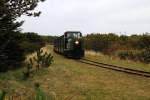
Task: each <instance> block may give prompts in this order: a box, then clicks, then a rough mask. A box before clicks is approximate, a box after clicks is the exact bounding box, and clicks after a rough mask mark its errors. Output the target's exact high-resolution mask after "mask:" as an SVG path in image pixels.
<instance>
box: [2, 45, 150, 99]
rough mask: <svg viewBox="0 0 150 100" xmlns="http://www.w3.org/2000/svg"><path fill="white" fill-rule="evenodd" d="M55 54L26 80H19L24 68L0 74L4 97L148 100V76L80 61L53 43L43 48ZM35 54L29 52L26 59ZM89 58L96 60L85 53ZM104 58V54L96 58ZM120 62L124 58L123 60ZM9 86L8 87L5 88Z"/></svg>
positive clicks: (149, 96) (149, 93)
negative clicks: (65, 53) (54, 46)
mask: <svg viewBox="0 0 150 100" xmlns="http://www.w3.org/2000/svg"><path fill="white" fill-rule="evenodd" d="M42 50H43V52H45V51H46V52H51V54H52V55H53V56H54V57H55V58H54V61H55V62H54V63H53V64H52V65H51V67H48V68H45V67H43V68H40V70H38V71H37V72H36V71H35V72H34V73H32V74H33V75H31V77H29V78H28V79H27V80H22V79H20V76H21V75H22V71H23V70H24V69H17V70H15V71H8V72H7V73H1V74H0V90H3V91H5V92H6V94H5V99H8V98H11V97H15V98H16V99H15V100H18V99H20V98H21V100H36V99H37V100H38V98H44V99H45V98H46V100H101V99H102V100H110V99H111V100H123V99H125V100H149V99H150V91H149V89H150V85H149V84H148V83H149V82H150V80H149V78H144V77H140V76H134V75H129V74H125V73H121V72H116V71H112V70H107V69H103V68H98V67H93V66H90V65H86V64H82V63H80V62H77V61H76V60H73V59H67V58H65V57H63V56H61V55H58V54H55V53H54V52H53V51H52V50H53V49H52V46H47V47H45V48H43V49H42ZM34 55H36V53H35V54H32V55H28V58H30V57H33V56H34ZM88 57H89V58H91V59H92V60H95V59H97V58H96V57H95V56H93V55H88ZM98 59H101V60H105V59H106V58H105V56H104V55H103V57H100V56H99V57H98ZM122 62H123V61H122ZM8 87H9V88H8Z"/></svg>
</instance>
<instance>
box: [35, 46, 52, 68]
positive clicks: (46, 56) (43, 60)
mask: <svg viewBox="0 0 150 100" xmlns="http://www.w3.org/2000/svg"><path fill="white" fill-rule="evenodd" d="M33 59H34V61H36V62H37V68H38V69H39V68H40V67H49V66H50V65H51V64H52V62H53V56H52V55H51V53H47V52H43V50H41V49H39V50H37V52H36V57H33Z"/></svg>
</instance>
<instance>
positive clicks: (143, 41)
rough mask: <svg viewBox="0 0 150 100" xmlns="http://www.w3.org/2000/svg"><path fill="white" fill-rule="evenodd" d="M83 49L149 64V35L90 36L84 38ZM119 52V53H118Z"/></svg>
mask: <svg viewBox="0 0 150 100" xmlns="http://www.w3.org/2000/svg"><path fill="white" fill-rule="evenodd" d="M84 40H85V48H86V49H88V50H94V51H96V52H97V51H99V52H102V53H104V54H107V55H111V56H113V55H115V54H116V53H117V55H118V56H119V57H120V58H121V59H130V60H134V61H141V62H144V63H150V57H149V55H150V54H149V49H150V35H149V33H146V34H143V35H131V36H125V35H121V36H117V35H115V34H112V33H110V34H91V35H87V36H86V37H84ZM119 51H120V52H119Z"/></svg>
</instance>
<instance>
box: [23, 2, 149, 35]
mask: <svg viewBox="0 0 150 100" xmlns="http://www.w3.org/2000/svg"><path fill="white" fill-rule="evenodd" d="M149 5H150V1H149V0H132V1H131V0H47V1H46V2H44V3H42V4H40V6H39V7H38V8H37V9H38V10H41V11H42V12H43V13H42V15H41V16H40V17H39V18H27V17H23V19H25V20H26V22H25V24H24V25H23V27H22V28H23V29H24V31H34V32H38V33H41V34H50V35H57V34H62V33H63V32H64V31H67V30H81V31H82V32H83V33H85V34H86V33H91V32H127V33H139V32H141V33H142V32H150V28H149V27H150V13H149V11H150V6H149Z"/></svg>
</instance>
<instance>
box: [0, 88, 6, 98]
mask: <svg viewBox="0 0 150 100" xmlns="http://www.w3.org/2000/svg"><path fill="white" fill-rule="evenodd" d="M5 94H6V92H5V91H1V90H0V100H4V99H5Z"/></svg>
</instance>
